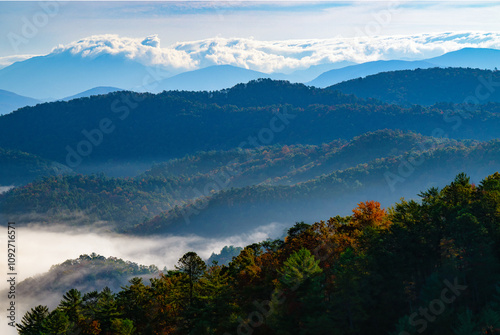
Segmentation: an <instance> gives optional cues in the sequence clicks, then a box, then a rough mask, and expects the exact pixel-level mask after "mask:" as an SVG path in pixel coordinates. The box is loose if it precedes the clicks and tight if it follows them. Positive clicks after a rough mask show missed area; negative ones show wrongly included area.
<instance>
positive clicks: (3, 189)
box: [0, 186, 14, 194]
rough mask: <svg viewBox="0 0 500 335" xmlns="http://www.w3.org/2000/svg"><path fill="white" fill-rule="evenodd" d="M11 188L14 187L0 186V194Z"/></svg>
mask: <svg viewBox="0 0 500 335" xmlns="http://www.w3.org/2000/svg"><path fill="white" fill-rule="evenodd" d="M11 188H14V186H0V194H2V193H5V192H7V191H8V190H10V189H11Z"/></svg>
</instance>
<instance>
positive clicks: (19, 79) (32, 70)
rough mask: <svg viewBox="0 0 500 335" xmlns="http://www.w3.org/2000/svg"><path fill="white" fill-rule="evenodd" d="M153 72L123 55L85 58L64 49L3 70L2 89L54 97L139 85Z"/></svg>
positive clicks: (38, 97)
mask: <svg viewBox="0 0 500 335" xmlns="http://www.w3.org/2000/svg"><path fill="white" fill-rule="evenodd" d="M150 71H151V70H149V72H148V68H147V67H146V66H144V65H142V64H140V63H138V62H135V61H133V60H130V59H127V58H126V57H124V56H120V55H117V56H114V55H110V54H101V55H98V56H95V57H82V56H81V55H78V54H77V55H73V54H72V53H71V52H70V51H64V52H60V53H51V54H49V55H47V56H39V57H33V58H30V59H27V60H25V61H22V62H17V63H14V64H12V65H10V66H8V67H6V68H3V69H1V70H0V89H6V90H10V91H15V92H17V93H19V94H22V95H26V96H31V97H34V98H37V99H43V100H54V99H62V98H64V97H68V96H71V95H73V94H75V92H83V91H85V90H87V89H88V88H89V87H97V86H112V87H123V88H132V87H136V86H139V85H142V84H143V82H144V80H145V78H149V77H151V75H150ZM148 76H149V77H148Z"/></svg>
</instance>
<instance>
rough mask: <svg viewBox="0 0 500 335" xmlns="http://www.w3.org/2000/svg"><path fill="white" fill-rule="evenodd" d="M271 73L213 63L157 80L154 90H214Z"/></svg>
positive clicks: (266, 76)
mask: <svg viewBox="0 0 500 335" xmlns="http://www.w3.org/2000/svg"><path fill="white" fill-rule="evenodd" d="M271 77H272V75H269V74H266V73H263V72H258V71H253V70H247V69H243V68H240V67H236V66H232V65H215V66H209V67H206V68H203V69H200V70H194V71H188V72H184V73H181V74H178V75H176V76H173V77H170V78H167V79H164V80H162V81H160V82H159V84H158V86H157V87H156V88H155V92H162V91H171V90H180V91H182V90H184V91H216V90H221V89H224V88H230V87H233V86H234V85H236V84H239V83H246V82H249V81H250V80H255V79H259V78H271Z"/></svg>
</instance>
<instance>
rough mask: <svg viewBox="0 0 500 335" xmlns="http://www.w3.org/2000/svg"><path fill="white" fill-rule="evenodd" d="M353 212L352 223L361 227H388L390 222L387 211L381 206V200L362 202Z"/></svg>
mask: <svg viewBox="0 0 500 335" xmlns="http://www.w3.org/2000/svg"><path fill="white" fill-rule="evenodd" d="M352 213H353V215H352V223H353V224H354V225H356V226H358V227H360V228H364V227H378V228H387V227H388V226H389V224H390V222H389V220H388V218H387V212H386V211H385V209H384V208H380V202H377V201H373V200H371V201H366V202H360V203H359V204H358V207H356V208H354V209H353V210H352Z"/></svg>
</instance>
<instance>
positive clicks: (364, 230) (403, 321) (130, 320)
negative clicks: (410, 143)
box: [18, 173, 500, 335]
mask: <svg viewBox="0 0 500 335" xmlns="http://www.w3.org/2000/svg"><path fill="white" fill-rule="evenodd" d="M419 197H420V200H419V201H413V200H412V201H407V200H404V199H403V200H401V201H400V202H398V203H397V204H395V205H394V206H393V207H391V208H389V209H384V208H382V207H381V205H380V203H378V202H376V201H366V202H360V203H359V204H358V205H357V206H356V207H355V208H354V209H353V210H352V213H351V215H349V216H334V217H330V218H329V219H327V220H325V221H318V222H316V223H314V224H307V223H304V222H300V223H297V224H295V226H293V227H292V228H290V229H289V230H288V233H287V236H286V237H285V238H284V239H278V240H267V241H264V242H262V243H256V244H252V245H249V246H247V247H245V248H244V249H243V250H241V252H240V253H239V254H238V255H237V256H235V257H233V258H232V260H231V262H230V263H229V264H228V265H223V264H218V263H217V262H213V263H212V264H210V265H208V266H207V265H206V263H205V262H204V261H203V260H202V259H201V258H200V257H199V256H198V255H197V254H196V253H195V252H188V253H186V254H185V255H184V256H182V257H181V258H180V259H179V261H178V263H177V265H176V267H175V269H172V270H170V271H164V272H163V273H161V274H160V275H159V276H156V277H154V278H152V279H150V280H149V282H145V281H144V280H143V279H141V278H134V279H132V280H130V282H129V284H128V285H127V286H125V287H123V288H122V289H121V290H119V291H118V292H113V291H112V290H110V289H109V288H104V289H103V290H101V291H99V292H97V291H92V292H81V291H80V290H77V289H70V290H68V291H67V293H66V294H64V295H63V296H62V297H61V301H60V303H59V305H58V306H57V307H56V308H55V309H52V310H49V309H48V308H47V307H46V306H43V305H39V306H36V307H33V308H32V309H31V310H30V311H29V312H27V313H26V314H25V315H24V317H23V319H22V321H21V322H20V323H19V324H18V330H19V333H20V334H74V333H79V334H374V335H378V334H380V335H382V334H384V335H385V334H394V335H408V334H419V333H422V332H424V331H425V333H426V334H436V335H437V334H454V335H471V334H495V333H497V332H498V329H499V328H500V285H499V279H500V258H499V257H500V229H499V226H498V222H499V220H500V174H499V173H495V174H493V175H490V176H489V177H487V178H485V179H484V180H483V181H481V182H480V183H478V184H474V183H471V181H470V178H469V177H468V176H466V175H465V174H459V175H457V176H456V177H455V179H454V180H453V181H452V182H451V183H449V184H448V185H447V186H445V187H443V188H442V189H438V188H430V189H428V190H426V191H423V192H421V193H420V194H419Z"/></svg>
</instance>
